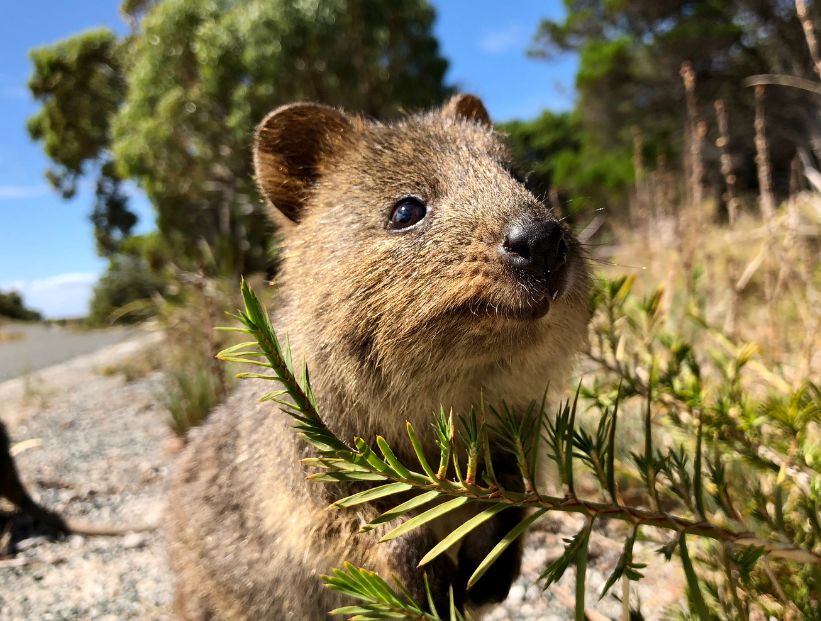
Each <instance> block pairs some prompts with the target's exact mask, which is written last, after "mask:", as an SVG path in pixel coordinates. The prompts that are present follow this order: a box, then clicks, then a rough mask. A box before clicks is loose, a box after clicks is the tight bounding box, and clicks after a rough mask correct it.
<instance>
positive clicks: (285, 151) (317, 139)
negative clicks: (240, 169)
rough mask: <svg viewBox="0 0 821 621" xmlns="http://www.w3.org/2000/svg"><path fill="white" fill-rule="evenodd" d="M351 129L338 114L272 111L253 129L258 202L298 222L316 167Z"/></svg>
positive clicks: (312, 109)
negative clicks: (262, 202) (260, 193)
mask: <svg viewBox="0 0 821 621" xmlns="http://www.w3.org/2000/svg"><path fill="white" fill-rule="evenodd" d="M352 129H353V124H352V122H351V120H350V118H349V117H348V116H347V115H346V114H345V113H344V112H342V111H340V110H337V109H336V108H331V107H329V106H324V105H321V104H316V103H293V104H288V105H286V106H281V107H279V108H276V109H275V110H273V111H272V112H270V113H269V114H268V116H266V117H265V118H264V119H263V120H262V122H261V123H260V124H259V125H258V126H257V131H256V134H255V136H254V171H255V173H256V179H257V185H259V189H260V191H261V192H262V194H263V196H265V198H266V199H267V200H268V201H269V202H270V203H271V205H273V206H274V207H276V208H277V209H278V210H279V211H281V212H282V213H283V214H284V215H285V216H286V217H287V218H288V219H289V220H291V221H293V222H299V220H300V218H301V216H302V210H303V207H304V206H305V202H306V200H307V198H308V194H309V192H310V189H311V186H312V185H313V184H314V182H315V181H316V179H317V177H318V175H319V168H320V163H321V162H322V160H323V158H325V157H327V156H329V155H330V154H331V153H333V152H334V151H335V150H336V149H338V148H339V147H340V145H341V143H342V141H343V140H344V139H345V136H346V135H347V134H348V132H350V131H351V130H352Z"/></svg>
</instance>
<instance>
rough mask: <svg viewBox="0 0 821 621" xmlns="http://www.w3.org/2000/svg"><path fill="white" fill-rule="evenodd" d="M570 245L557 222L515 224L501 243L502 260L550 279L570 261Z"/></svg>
mask: <svg viewBox="0 0 821 621" xmlns="http://www.w3.org/2000/svg"><path fill="white" fill-rule="evenodd" d="M569 252H570V248H569V246H568V244H567V241H566V240H565V238H564V231H563V230H562V227H561V225H559V224H558V223H557V222H530V223H527V224H523V225H522V224H515V225H513V226H512V227H511V228H510V229H509V230H508V232H507V235H505V239H504V242H502V256H503V259H504V260H505V261H506V262H507V263H509V264H510V265H512V266H513V267H516V268H519V269H522V270H526V271H528V272H530V273H532V274H533V275H534V276H537V277H539V278H550V277H551V275H555V274H556V272H557V271H559V270H561V268H562V267H563V266H564V264H565V263H566V262H567V255H568V253H569Z"/></svg>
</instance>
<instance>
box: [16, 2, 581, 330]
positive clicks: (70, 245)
mask: <svg viewBox="0 0 821 621" xmlns="http://www.w3.org/2000/svg"><path fill="white" fill-rule="evenodd" d="M119 4H120V3H119V0H116V1H115V0H108V1H106V2H96V1H94V0H80V1H77V2H72V3H65V4H57V5H55V4H54V3H53V2H49V0H31V1H30V2H26V3H23V4H19V3H15V4H13V5H11V6H10V7H9V11H10V13H11V15H10V16H7V19H6V20H5V22H4V25H3V26H0V28H2V29H3V30H1V31H0V34H2V35H3V36H2V37H0V52H2V56H3V58H4V59H6V63H5V65H4V67H3V68H2V70H0V126H2V128H3V129H2V131H0V135H2V136H3V140H2V142H0V222H2V225H0V291H8V290H12V289H13V290H16V291H18V292H19V293H20V294H21V295H22V296H23V299H24V302H25V304H26V305H27V306H28V307H30V308H32V309H34V310H37V311H40V312H41V313H43V315H44V316H45V317H47V318H77V317H82V316H84V315H85V314H87V312H88V302H89V300H90V297H91V291H92V288H93V286H94V284H95V283H96V282H97V280H98V278H99V276H100V275H101V274H102V273H103V272H104V270H105V268H106V266H107V260H106V259H104V258H101V257H99V256H97V254H96V251H95V241H94V230H93V226H92V224H91V222H90V220H89V215H90V212H91V207H92V204H93V183H92V181H91V180H90V179H81V182H80V187H79V190H78V192H77V195H76V196H75V197H74V198H73V199H72V200H69V201H65V200H63V199H62V198H60V197H59V196H58V195H57V193H56V192H55V191H54V190H53V189H52V188H50V187H49V185H48V183H47V182H46V180H45V177H44V173H45V171H46V170H47V168H48V166H49V160H48V158H47V157H46V156H45V154H44V152H43V149H42V145H41V144H39V143H34V142H32V141H31V140H30V139H29V137H28V134H27V131H26V126H25V123H26V119H27V118H28V117H30V116H31V115H32V114H34V113H35V112H36V111H37V109H38V107H39V106H38V105H37V102H35V101H34V100H33V99H32V98H31V95H30V93H29V91H28V88H27V86H26V84H27V81H28V78H29V75H30V73H31V62H30V61H29V59H28V52H29V51H30V50H31V49H33V48H36V47H41V46H44V45H50V44H53V43H56V42H57V41H59V40H61V39H65V38H67V37H69V36H71V35H74V34H77V33H79V32H82V31H84V30H88V29H90V28H94V27H99V26H103V27H108V28H111V29H112V30H114V31H115V32H117V33H118V34H124V33H126V32H128V27H127V26H126V24H125V22H124V21H123V20H122V19H121V17H120V16H119V14H118V7H119ZM431 4H432V5H433V7H434V8H435V10H436V13H437V19H436V23H435V26H434V32H435V34H436V36H437V38H438V39H439V43H440V50H441V53H442V55H443V56H444V57H445V58H447V59H448V61H449V63H450V66H449V70H448V73H447V76H446V82H447V83H448V84H451V85H453V86H454V87H456V88H457V89H459V90H461V91H464V92H470V93H473V94H475V95H478V96H479V97H481V98H482V99H483V101H484V102H485V105H486V106H487V108H488V110H489V112H490V114H491V116H492V117H493V119H494V120H496V121H508V120H512V119H530V118H535V117H536V116H538V115H539V114H540V113H541V112H542V111H544V110H547V109H549V110H553V111H561V110H568V109H570V108H571V107H572V106H573V103H574V98H575V90H574V80H575V74H576V68H577V64H578V63H577V59H576V57H575V56H572V55H568V56H564V57H560V58H558V59H554V60H551V61H549V62H548V61H542V60H534V59H531V58H528V57H527V55H526V50H527V47H528V45H529V44H530V41H531V39H532V37H533V34H534V33H535V30H536V27H537V25H538V23H539V20H540V19H542V18H546V17H550V18H556V17H558V16H560V15H561V14H562V13H563V11H564V9H563V7H562V5H561V3H543V2H540V1H538V0H526V1H523V2H521V3H517V4H516V10H515V12H514V11H511V10H510V9H509V8H505V7H504V6H502V5H500V4H499V3H496V2H494V1H493V0H477V1H474V2H471V3H470V4H468V3H467V2H465V1H459V0H456V1H451V2H446V1H444V0H434V1H433V2H431ZM545 4H547V6H545ZM46 13H47V14H48V15H49V17H50V19H49V20H48V21H43V20H42V15H43V14H46ZM127 190H128V194H129V196H130V208H131V209H132V210H133V211H134V212H135V213H137V215H138V216H139V218H140V221H139V223H138V224H137V226H136V227H135V230H134V234H144V233H148V232H150V231H152V230H154V228H155V215H154V212H153V209H152V207H151V204H150V202H149V201H148V200H147V198H146V197H145V196H144V194H143V193H142V192H141V191H140V190H139V189H138V188H137V187H136V186H134V184H132V183H129V184H127Z"/></svg>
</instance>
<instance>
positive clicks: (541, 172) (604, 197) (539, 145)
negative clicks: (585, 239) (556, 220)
mask: <svg viewBox="0 0 821 621" xmlns="http://www.w3.org/2000/svg"><path fill="white" fill-rule="evenodd" d="M500 129H501V130H502V131H504V132H505V133H507V135H508V138H509V141H510V148H511V150H512V152H513V156H514V159H515V161H516V162H517V167H518V173H519V174H520V175H521V176H522V177H523V178H524V181H525V183H526V185H527V186H528V188H529V189H530V190H531V191H533V192H534V193H535V194H536V195H537V196H539V197H540V198H542V199H543V200H547V199H548V196H549V193H550V192H551V191H555V192H556V194H557V195H558V200H559V201H560V203H561V206H562V211H563V213H564V214H566V215H570V216H573V215H574V214H577V213H580V212H584V211H585V210H587V209H589V208H590V207H591V206H594V205H595V206H599V207H617V206H618V203H619V202H620V201H621V200H622V195H623V192H624V191H626V190H627V188H628V187H629V185H630V182H631V181H632V179H633V170H632V165H631V162H630V155H629V153H626V152H624V151H623V150H621V149H614V150H612V151H610V152H605V151H604V150H603V149H602V148H601V147H600V146H598V144H597V143H596V141H595V140H594V139H593V138H592V137H591V135H590V134H589V133H588V132H586V131H585V129H584V126H583V123H582V122H581V121H580V115H579V113H578V112H574V113H567V112H563V113H554V112H550V111H549V110H547V111H545V112H543V113H542V114H541V116H539V117H538V118H536V119H534V120H532V121H511V122H509V123H505V124H503V125H501V126H500ZM553 200H555V197H554V199H553Z"/></svg>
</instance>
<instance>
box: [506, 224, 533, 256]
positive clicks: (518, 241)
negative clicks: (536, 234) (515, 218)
mask: <svg viewBox="0 0 821 621" xmlns="http://www.w3.org/2000/svg"><path fill="white" fill-rule="evenodd" d="M502 248H503V249H504V250H505V252H507V253H509V254H513V255H518V256H519V257H521V258H522V259H525V260H526V261H529V260H530V255H531V253H530V236H529V235H528V231H527V229H525V228H523V227H519V226H515V227H513V228H512V229H511V230H510V232H509V233H508V234H507V235H505V241H504V242H503V243H502Z"/></svg>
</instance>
